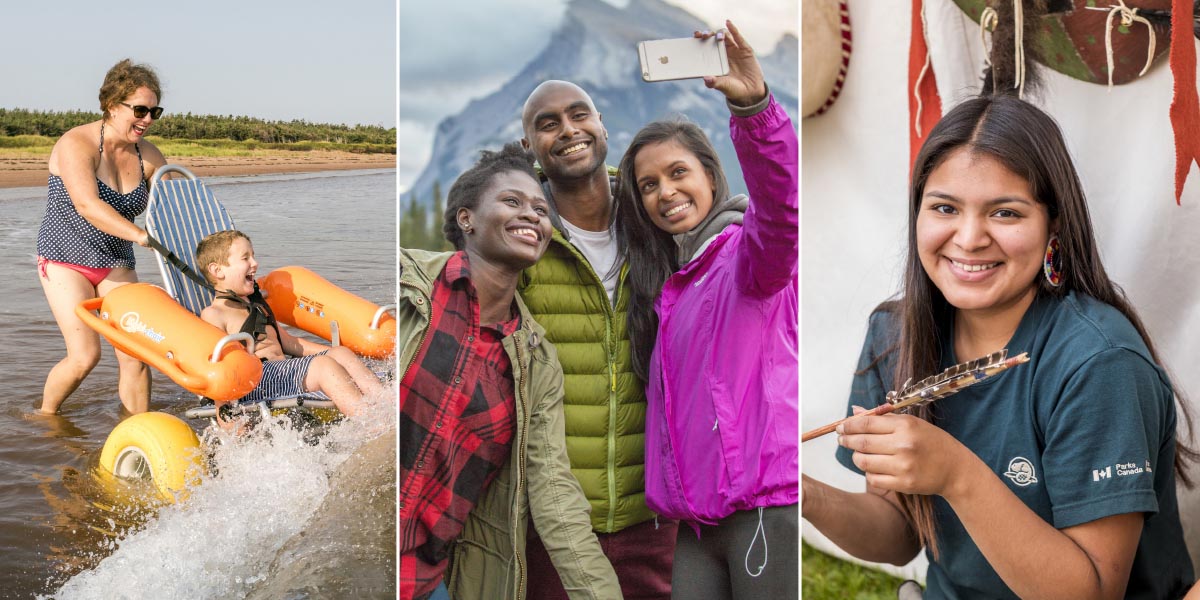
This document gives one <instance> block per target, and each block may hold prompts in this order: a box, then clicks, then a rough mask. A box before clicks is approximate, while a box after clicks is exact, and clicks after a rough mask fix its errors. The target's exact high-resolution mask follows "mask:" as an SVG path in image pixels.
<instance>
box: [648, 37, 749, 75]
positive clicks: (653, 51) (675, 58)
mask: <svg viewBox="0 0 1200 600" xmlns="http://www.w3.org/2000/svg"><path fill="white" fill-rule="evenodd" d="M638 58H640V59H641V61H642V80H643V81H671V80H673V79H692V78H695V77H705V76H710V75H711V76H718V75H726V74H728V73H729V57H728V56H726V54H725V42H723V41H718V40H717V36H712V37H710V38H708V39H700V38H694V37H689V38H675V39H670V40H649V41H645V42H641V43H639V44H638Z"/></svg>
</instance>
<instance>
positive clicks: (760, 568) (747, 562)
mask: <svg viewBox="0 0 1200 600" xmlns="http://www.w3.org/2000/svg"><path fill="white" fill-rule="evenodd" d="M762 512H763V507H761V506H760V507H758V528H757V529H755V530H754V537H753V538H751V539H750V547H749V548H746V560H745V561H744V563H745V564H744V566H745V567H746V574H747V575H749V576H751V577H758V576H759V575H762V572H763V569H765V568H767V532H766V530H764V529H763V524H762ZM759 533H761V534H762V539H763V561H762V564H761V565H759V566H758V571H756V572H754V573H751V572H750V551H751V550H753V549H754V542H755V541H757V540H758V534H759Z"/></svg>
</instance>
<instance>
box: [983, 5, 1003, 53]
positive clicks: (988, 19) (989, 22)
mask: <svg viewBox="0 0 1200 600" xmlns="http://www.w3.org/2000/svg"><path fill="white" fill-rule="evenodd" d="M999 24H1000V15H999V14H998V13H997V12H996V9H994V8H992V7H990V6H987V7H984V9H983V12H982V13H979V43H980V44H982V45H983V62H984V63H986V64H987V66H989V67H990V66H992V49H991V48H988V43H987V32H988V30H989V29H990V30H992V31H995V30H996V26H997V25H999Z"/></svg>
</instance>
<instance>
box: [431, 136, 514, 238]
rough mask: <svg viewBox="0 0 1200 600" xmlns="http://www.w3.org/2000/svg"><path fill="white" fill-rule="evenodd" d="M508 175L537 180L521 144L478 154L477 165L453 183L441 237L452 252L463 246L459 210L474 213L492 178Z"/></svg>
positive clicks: (448, 197) (508, 145) (511, 144)
mask: <svg viewBox="0 0 1200 600" xmlns="http://www.w3.org/2000/svg"><path fill="white" fill-rule="evenodd" d="M508 171H517V172H519V173H525V174H526V175H529V176H530V177H531V178H533V180H534V181H537V180H538V176H537V171H535V170H534V169H533V154H531V153H529V151H527V150H525V148H523V147H522V146H521V143H520V142H509V143H507V144H505V145H504V147H503V148H501V149H500V150H499V151H492V150H484V151H482V152H480V153H479V161H478V162H476V163H475V164H474V165H472V166H471V168H469V169H467V170H466V171H464V172H463V174H462V175H459V176H458V179H455V180H454V185H452V186H450V194H449V196H447V197H446V213H445V215H444V218H445V221H444V223H443V224H442V234H443V235H445V236H446V240H448V241H449V242H450V243H451V244H454V248H455V249H457V250H462V249H463V247H464V246H465V245H466V239H465V238H464V236H463V232H462V229H460V228H459V226H458V211H459V209H463V208H466V209H468V210H473V209H474V208H475V207H476V206H479V195H480V194H482V193H483V190H484V188H486V187H487V186H488V184H489V183H491V181H492V178H493V177H495V176H496V175H497V174H500V173H505V172H508Z"/></svg>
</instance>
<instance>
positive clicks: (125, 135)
mask: <svg viewBox="0 0 1200 600" xmlns="http://www.w3.org/2000/svg"><path fill="white" fill-rule="evenodd" d="M122 103H124V104H122ZM126 104H128V105H129V106H126ZM130 106H145V107H147V108H154V107H155V106H158V96H157V95H155V93H154V92H152V91H150V88H148V87H140V88H138V89H137V90H135V91H134V92H133V93H132V94H130V95H129V96H128V97H126V98H125V99H124V100H120V101H118V102H114V103H113V104H112V105H111V106H109V107H108V115H109V118H108V126H109V127H111V128H112V130H113V131H114V132H115V135H118V136H120V137H121V138H122V139H125V140H126V141H129V142H130V143H137V142H140V141H141V140H142V137H143V136H145V135H146V130H147V129H149V128H150V124H151V123H153V122H154V119H152V118H151V117H150V114H149V113H147V114H146V115H145V116H143V117H142V118H140V119H139V118H137V117H135V116H134V114H133V109H132V108H130ZM108 135H114V134H108Z"/></svg>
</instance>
